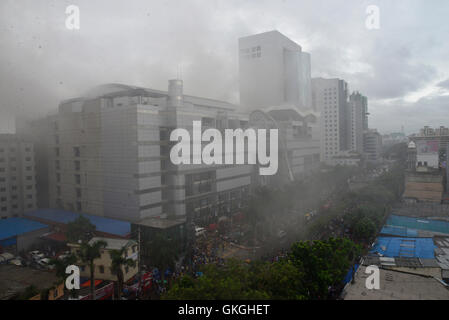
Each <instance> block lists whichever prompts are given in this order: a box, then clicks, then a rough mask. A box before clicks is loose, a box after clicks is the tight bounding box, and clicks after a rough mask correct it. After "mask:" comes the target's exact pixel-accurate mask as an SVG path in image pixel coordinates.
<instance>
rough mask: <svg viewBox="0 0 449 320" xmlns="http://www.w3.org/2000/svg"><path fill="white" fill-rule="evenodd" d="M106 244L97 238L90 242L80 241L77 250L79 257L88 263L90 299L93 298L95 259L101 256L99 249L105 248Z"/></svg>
mask: <svg viewBox="0 0 449 320" xmlns="http://www.w3.org/2000/svg"><path fill="white" fill-rule="evenodd" d="M107 245H108V244H107V243H106V241H103V240H99V241H95V242H93V243H92V244H89V243H87V242H83V243H81V246H80V250H79V258H80V259H81V261H82V262H83V263H86V264H88V265H89V268H90V294H91V299H92V300H95V265H94V261H95V259H97V258H99V257H100V256H101V249H102V248H105V247H106V246H107Z"/></svg>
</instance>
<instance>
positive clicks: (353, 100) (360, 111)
mask: <svg viewBox="0 0 449 320" xmlns="http://www.w3.org/2000/svg"><path fill="white" fill-rule="evenodd" d="M348 106H349V112H348V116H349V123H348V137H349V146H350V149H351V150H352V151H356V152H358V153H359V154H362V153H363V143H364V140H363V139H364V138H363V135H364V132H365V131H367V130H368V99H367V98H366V97H365V96H363V95H362V94H360V93H359V92H353V93H352V94H351V95H350V96H349V104H348Z"/></svg>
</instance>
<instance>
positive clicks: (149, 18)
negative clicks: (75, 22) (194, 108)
mask: <svg viewBox="0 0 449 320" xmlns="http://www.w3.org/2000/svg"><path fill="white" fill-rule="evenodd" d="M69 5H77V6H78V7H79V8H80V30H68V29H67V28H66V26H65V20H66V17H67V15H66V14H65V10H66V7H67V6H69ZM368 5H376V6H378V7H379V9H380V29H379V30H368V29H367V28H366V26H365V20H366V19H367V14H366V8H367V6H368ZM448 16H449V2H448V1H447V0H432V1H424V0H422V1H418V0H416V1H414V0H394V1H391V0H370V1H364V0H313V1H305V0H303V1H301V0H247V1H245V0H157V1H156V0H127V1H125V0H70V1H66V0H54V1H51V0H39V1H36V0H1V1H0V132H9V131H13V130H14V124H13V121H12V120H11V119H13V116H14V114H17V113H25V114H28V115H33V116H35V115H45V114H46V113H48V112H49V111H51V110H54V109H55V108H57V105H58V103H59V101H61V100H62V99H68V98H72V97H76V96H80V95H83V93H84V92H86V91H88V90H89V89H90V88H91V87H92V86H95V85H99V84H102V83H111V82H119V83H125V84H131V85H138V86H145V87H150V88H154V89H161V90H165V89H166V87H167V80H168V79H171V78H175V77H176V76H177V72H178V69H179V68H181V69H182V78H183V80H184V88H185V89H184V92H185V93H187V94H191V95H199V96H205V97H210V98H216V99H223V100H227V101H229V102H233V103H238V50H237V43H238V42H237V39H238V38H239V37H242V36H247V35H250V34H254V33H260V32H265V31H270V30H274V29H276V30H278V31H280V32H282V33H284V34H285V35H286V36H288V37H289V38H291V39H292V40H294V41H296V42H297V43H299V44H300V45H301V46H302V47H303V50H305V51H308V52H310V53H311V54H312V76H315V77H316V76H322V77H339V78H343V79H345V80H346V81H348V83H349V85H350V88H351V90H359V91H360V92H362V93H363V94H365V95H367V96H368V97H369V109H370V112H371V119H370V126H371V127H373V128H378V129H379V130H380V131H381V132H383V133H387V132H394V131H400V130H401V126H404V127H405V131H406V133H412V132H415V131H417V130H418V129H419V128H421V127H422V126H424V125H430V126H440V125H445V126H449V63H448V62H449V59H448V58H449V41H448V39H449V20H448V18H447V17H448ZM179 66H181V67H179Z"/></svg>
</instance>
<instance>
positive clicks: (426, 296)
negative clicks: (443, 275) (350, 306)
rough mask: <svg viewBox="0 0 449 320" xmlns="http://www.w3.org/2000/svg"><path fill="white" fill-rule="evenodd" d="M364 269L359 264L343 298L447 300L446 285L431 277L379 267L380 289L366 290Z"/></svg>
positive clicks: (448, 297) (366, 275) (448, 296)
mask: <svg viewBox="0 0 449 320" xmlns="http://www.w3.org/2000/svg"><path fill="white" fill-rule="evenodd" d="M365 269H366V267H365V266H361V267H360V268H359V270H358V271H357V273H356V275H355V283H354V284H351V283H350V284H348V285H347V287H346V288H345V290H344V292H343V297H344V299H345V300H449V290H448V289H447V287H445V285H444V284H443V283H442V282H440V281H439V280H437V279H435V278H433V277H429V276H421V275H413V274H410V273H405V272H399V271H392V270H385V269H379V271H380V289H379V290H374V289H373V290H368V289H367V288H366V285H365V281H366V278H367V277H368V274H366V273H365Z"/></svg>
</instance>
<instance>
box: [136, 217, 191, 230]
mask: <svg viewBox="0 0 449 320" xmlns="http://www.w3.org/2000/svg"><path fill="white" fill-rule="evenodd" d="M184 223H185V220H171V219H158V218H147V219H144V220H141V221H139V222H137V223H134V224H136V225H141V226H145V227H151V228H155V229H168V228H172V227H175V226H178V225H181V224H184Z"/></svg>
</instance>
